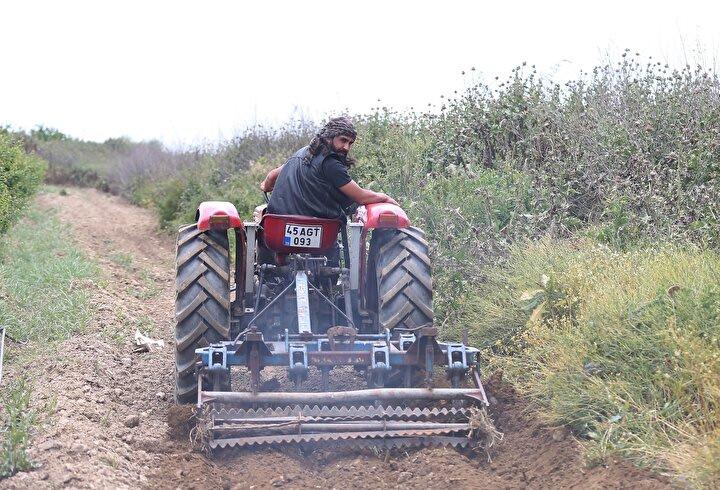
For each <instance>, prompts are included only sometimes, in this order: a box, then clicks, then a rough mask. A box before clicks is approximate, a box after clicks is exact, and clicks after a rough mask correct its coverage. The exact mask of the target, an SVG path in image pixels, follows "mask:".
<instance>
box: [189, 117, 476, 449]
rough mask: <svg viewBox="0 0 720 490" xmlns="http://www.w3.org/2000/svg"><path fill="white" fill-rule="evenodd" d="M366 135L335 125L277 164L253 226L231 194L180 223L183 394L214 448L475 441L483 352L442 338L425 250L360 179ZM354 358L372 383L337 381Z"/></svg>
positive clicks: (388, 203)
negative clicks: (357, 170)
mask: <svg viewBox="0 0 720 490" xmlns="http://www.w3.org/2000/svg"><path fill="white" fill-rule="evenodd" d="M356 136H357V132H356V130H355V128H354V127H353V124H352V122H351V121H350V120H349V119H347V118H345V117H338V118H334V119H331V120H330V121H329V122H328V123H327V124H326V125H325V126H324V127H323V128H322V129H321V130H320V132H318V133H317V135H316V136H315V137H314V138H313V139H312V141H311V142H310V144H309V145H308V146H307V147H305V148H302V149H300V150H299V151H298V152H297V153H295V154H294V155H293V156H292V157H291V158H290V159H288V161H287V162H286V163H285V164H284V165H282V166H280V167H278V168H276V169H273V170H272V171H270V172H269V173H268V175H267V177H266V178H265V180H264V181H263V182H262V184H261V185H260V189H261V190H263V191H265V192H269V191H273V193H272V195H271V197H270V199H269V201H268V205H267V208H266V211H267V212H265V213H262V212H260V209H258V210H257V211H258V213H257V215H256V216H255V217H254V218H255V219H254V220H252V221H242V219H241V218H240V216H239V214H238V212H237V209H236V208H235V206H234V205H233V204H232V203H229V202H219V201H207V202H203V203H201V204H200V206H199V207H198V209H197V213H196V221H197V222H196V223H193V224H190V225H187V226H184V227H182V228H181V229H180V230H179V233H178V241H177V244H178V245H177V265H178V268H177V276H176V286H177V296H176V330H175V341H176V342H175V345H176V398H177V400H178V401H179V402H183V403H188V402H194V401H196V402H197V406H198V407H199V408H200V409H201V411H202V414H203V415H202V417H201V418H202V420H204V421H205V422H206V423H204V425H203V433H204V436H203V439H204V440H205V441H207V444H208V447H210V448H224V447H244V446H253V445H264V444H286V443H293V444H294V443H306V442H308V443H310V442H323V441H336V442H337V441H345V442H348V443H350V442H351V441H352V444H360V445H363V444H367V443H370V442H371V441H372V444H373V445H378V444H381V443H382V444H383V445H384V446H385V447H389V448H390V447H406V446H408V445H417V444H420V445H427V444H438V445H452V446H466V445H468V444H470V443H472V441H471V439H474V438H475V435H474V434H475V433H476V432H477V431H475V429H474V427H475V422H473V421H472V420H471V419H472V418H473V417H474V415H473V414H474V413H475V412H476V409H477V408H478V407H481V406H487V398H486V396H485V392H484V391H483V388H482V384H481V381H480V374H479V371H478V355H479V351H478V349H476V348H473V347H470V346H468V345H466V342H446V341H442V340H441V339H440V338H439V331H438V329H437V327H435V326H434V325H433V317H434V314H433V309H432V271H431V262H430V257H429V244H428V242H427V241H426V240H425V237H424V233H423V232H422V230H420V229H419V228H416V227H413V226H411V225H410V220H409V218H408V216H407V215H406V213H405V212H404V211H403V210H402V209H401V208H400V207H399V206H398V205H397V203H396V202H395V201H394V200H393V199H392V198H391V197H389V196H387V195H385V194H383V193H380V192H374V191H371V190H368V189H363V188H362V187H360V186H359V185H358V184H357V183H356V182H355V181H354V180H352V178H351V177H350V175H349V174H348V168H349V167H350V166H351V165H352V164H353V163H354V162H353V159H352V158H350V157H349V156H348V152H349V151H350V147H351V146H352V144H353V143H354V142H355V138H356ZM359 206H363V207H359ZM356 209H357V213H355V216H353V219H352V220H350V222H348V220H347V219H346V216H348V215H351V214H353V212H354V211H355V210H356ZM230 233H233V234H234V237H235V253H234V254H231V253H230V242H229V234H230ZM340 243H342V245H340ZM341 251H342V253H341ZM233 277H234V281H232V278H233ZM231 291H234V293H235V294H234V295H231ZM437 366H442V367H444V370H445V373H446V377H447V380H446V381H443V380H442V379H440V380H438V379H436V377H435V376H434V373H435V372H436V367H437ZM349 367H352V368H354V370H355V372H356V373H357V378H354V377H353V379H355V380H356V381H360V380H361V379H362V378H364V380H365V382H366V383H367V387H368V389H351V390H348V389H340V390H337V389H333V387H334V388H337V381H338V379H339V378H342V379H346V374H347V373H348V371H350V370H348V369H344V372H345V373H346V374H343V375H342V376H340V377H337V376H332V373H333V371H334V370H335V369H339V370H343V368H349ZM265 368H267V369H268V370H267V371H265V374H266V375H269V376H273V377H274V379H275V380H276V382H277V385H272V386H271V385H266V384H265V383H264V382H262V373H263V370H264V369H265ZM278 368H284V369H285V372H286V377H285V378H283V375H282V374H281V372H278ZM231 369H239V370H241V372H244V373H247V376H240V377H233V376H231ZM317 378H320V379H319V384H318V379H317ZM333 378H335V379H333ZM283 379H284V380H285V382H284V381H283ZM466 380H469V381H471V382H472V383H473V384H474V385H475V387H474V388H472V387H471V388H464V387H463V383H464V382H465V381H466ZM289 383H292V385H293V387H292V388H290V387H289ZM448 384H449V385H450V386H449V387H447V385H448ZM465 384H467V383H465ZM273 386H275V387H273ZM345 387H347V386H345ZM450 402H452V406H450V405H449V403H450ZM383 403H385V404H387V405H385V406H384V405H383Z"/></svg>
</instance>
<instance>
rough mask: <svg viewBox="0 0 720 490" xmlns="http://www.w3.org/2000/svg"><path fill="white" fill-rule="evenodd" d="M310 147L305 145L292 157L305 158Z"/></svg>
mask: <svg viewBox="0 0 720 490" xmlns="http://www.w3.org/2000/svg"><path fill="white" fill-rule="evenodd" d="M308 149H309V147H308V146H303V147H302V148H300V149H299V150H298V151H296V152H295V153H294V154H293V156H291V157H290V158H303V157H304V156H305V155H307V152H308Z"/></svg>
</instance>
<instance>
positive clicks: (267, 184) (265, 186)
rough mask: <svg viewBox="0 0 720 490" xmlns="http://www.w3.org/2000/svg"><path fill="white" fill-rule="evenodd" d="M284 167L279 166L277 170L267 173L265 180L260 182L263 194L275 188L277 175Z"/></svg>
mask: <svg viewBox="0 0 720 490" xmlns="http://www.w3.org/2000/svg"><path fill="white" fill-rule="evenodd" d="M284 166H285V165H284V164H283V165H280V166H279V167H278V168H274V169H272V170H271V171H270V172H268V174H267V177H265V180H263V181H262V182H260V190H261V191H263V192H270V191H272V190H273V188H274V187H275V181H276V180H277V178H278V175H280V171H281V170H282V168H283V167H284Z"/></svg>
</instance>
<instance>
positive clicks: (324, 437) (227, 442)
mask: <svg viewBox="0 0 720 490" xmlns="http://www.w3.org/2000/svg"><path fill="white" fill-rule="evenodd" d="M451 432H453V430H448V429H428V430H390V431H367V432H334V433H322V434H282V435H273V436H251V437H234V438H226V439H215V440H213V441H210V442H209V443H208V444H209V446H210V448H212V449H215V448H228V447H251V446H263V445H266V444H293V443H302V442H328V441H349V440H355V439H366V440H367V439H372V440H377V439H380V440H381V441H382V440H383V439H394V438H419V439H421V440H422V439H425V438H427V437H428V436H441V435H447V434H448V433H451ZM453 439H461V438H453ZM465 439H466V440H467V438H465ZM381 441H375V442H381ZM373 445H377V444H373Z"/></svg>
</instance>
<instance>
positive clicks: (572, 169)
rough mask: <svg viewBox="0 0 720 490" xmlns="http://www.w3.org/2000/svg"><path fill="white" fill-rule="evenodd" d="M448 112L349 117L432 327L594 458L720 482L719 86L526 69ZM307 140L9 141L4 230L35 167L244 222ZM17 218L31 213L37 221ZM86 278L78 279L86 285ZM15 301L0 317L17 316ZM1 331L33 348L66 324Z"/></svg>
mask: <svg viewBox="0 0 720 490" xmlns="http://www.w3.org/2000/svg"><path fill="white" fill-rule="evenodd" d="M471 73H472V71H470V72H469V74H468V75H466V76H470V74H471ZM443 100H444V101H445V102H444V104H443V105H442V107H435V108H430V110H428V111H427V112H422V111H420V110H417V111H413V112H403V113H398V112H394V111H393V110H391V109H388V108H384V107H379V108H377V109H376V110H375V111H374V112H372V113H370V114H358V115H352V116H353V118H354V120H355V121H356V122H357V123H358V126H359V139H358V142H357V143H356V145H355V147H354V148H353V150H352V151H353V152H354V155H355V157H356V158H357V159H358V161H359V162H360V163H359V165H358V166H357V167H355V168H353V170H352V173H353V175H354V177H355V179H356V180H358V181H359V182H360V183H361V184H363V185H366V186H369V187H370V188H372V189H374V190H382V191H383V192H386V193H388V194H390V195H391V196H393V197H395V198H396V199H397V200H398V201H399V202H400V203H401V205H402V206H403V207H404V208H405V209H406V210H407V212H408V214H409V215H410V217H411V219H412V221H413V222H414V224H416V225H417V226H419V227H421V228H424V229H425V230H426V232H427V234H428V237H429V239H430V241H431V247H432V249H431V251H432V254H433V260H434V281H435V297H434V302H435V310H436V315H437V316H436V321H437V323H438V325H439V326H441V327H442V334H443V335H444V336H446V337H459V336H460V334H461V332H462V331H463V330H465V329H467V330H469V335H470V338H471V340H472V342H473V343H474V344H476V345H480V346H482V348H483V356H484V370H485V374H486V376H489V375H490V374H491V373H494V376H495V377H502V379H503V380H504V381H505V382H507V383H510V384H511V385H512V386H513V387H514V388H515V389H516V390H517V391H518V392H519V393H520V394H521V395H523V396H524V397H526V398H527V399H528V400H530V401H531V406H532V408H533V410H534V411H535V412H536V413H538V414H540V417H542V419H543V420H545V421H546V422H548V423H550V424H557V425H565V426H567V427H569V428H570V429H571V430H572V433H573V435H574V436H575V437H576V438H577V439H578V440H579V441H581V443H582V445H583V447H584V449H585V455H586V458H587V461H588V462H589V463H590V464H591V465H592V464H601V463H603V462H605V461H609V460H610V459H612V458H616V457H622V458H625V459H627V460H629V461H631V462H633V463H635V464H637V465H639V466H641V467H645V468H650V469H652V470H655V471H658V472H661V473H665V474H668V475H670V476H671V477H672V478H674V479H675V481H676V482H679V483H682V484H689V485H696V486H713V485H718V484H720V226H719V222H718V215H719V213H720V207H719V206H718V203H720V80H719V79H718V77H717V75H716V74H715V73H714V72H712V71H708V70H706V69H704V68H701V67H691V66H686V67H684V68H681V69H675V68H673V67H669V66H667V65H664V64H662V63H659V62H657V61H655V60H653V59H644V58H643V57H641V56H639V55H637V54H634V53H631V52H626V53H625V54H624V55H623V56H622V57H621V58H620V59H618V60H617V61H612V62H608V63H607V64H604V65H600V66H598V67H596V68H595V69H594V70H592V71H590V72H589V73H582V74H580V75H578V77H577V79H576V80H573V81H570V82H567V83H564V84H558V83H555V82H552V81H549V80H547V79H544V78H541V77H539V76H538V75H537V73H536V72H535V69H534V67H533V66H531V65H526V64H523V65H521V66H518V67H517V68H516V69H515V70H513V71H512V73H510V75H509V76H508V77H507V78H505V79H504V80H498V82H497V83H496V84H493V85H492V86H489V85H484V84H481V83H475V82H470V83H469V84H468V88H467V89H466V90H465V91H462V92H458V93H451V94H446V95H445V97H444V98H443ZM314 130H315V125H314V124H311V123H294V124H290V125H288V126H286V127H282V128H279V129H278V128H275V129H272V128H256V129H253V130H249V131H247V132H246V133H244V134H241V135H238V136H237V137H235V138H233V139H230V140H228V141H224V142H221V143H219V144H218V145H217V146H214V147H209V148H198V149H193V150H191V151H190V150H185V151H170V150H167V149H165V148H163V146H162V145H161V144H159V143H157V142H143V143H136V142H132V141H129V140H127V139H123V138H119V139H113V140H108V141H106V142H104V143H89V142H84V141H79V140H76V139H74V138H72V137H69V136H66V135H63V134H62V133H60V132H57V131H55V130H51V129H47V128H38V129H37V130H35V131H33V132H31V133H13V132H12V131H11V130H9V129H8V130H6V131H5V134H3V135H0V165H3V166H4V169H6V172H5V173H4V174H3V175H8V176H9V177H7V178H5V179H4V180H0V232H2V231H5V230H6V229H7V226H8V225H7V224H5V223H7V222H8V218H9V217H10V216H12V215H15V214H17V213H16V211H15V210H16V209H17V208H18V206H19V205H20V204H21V203H25V202H27V200H28V199H29V196H30V195H32V193H33V191H34V190H35V188H36V187H37V185H38V183H39V181H40V179H41V178H42V174H43V170H44V165H45V164H44V163H43V159H44V160H46V161H47V162H48V165H49V166H48V171H47V179H48V181H49V182H52V183H54V184H57V185H63V186H64V185H84V186H95V187H98V188H99V189H101V190H105V191H111V192H113V193H116V194H120V195H122V196H124V197H126V198H127V199H129V200H130V201H132V202H133V203H135V204H138V205H141V206H144V207H147V208H150V209H152V210H154V211H155V212H156V213H157V215H158V217H159V220H160V223H161V226H162V227H163V228H164V229H165V230H167V233H169V234H174V232H175V230H176V228H177V227H178V226H179V225H180V224H182V223H186V222H188V221H191V219H192V217H193V214H194V211H195V208H196V206H197V204H198V203H199V202H201V201H203V200H209V199H212V200H229V201H232V202H233V203H235V205H236V206H237V208H238V210H239V211H240V213H241V214H242V215H245V216H249V215H250V214H251V212H252V209H253V208H254V207H255V206H256V205H258V204H260V203H261V201H262V195H261V193H260V192H259V191H258V189H257V185H258V182H259V181H260V180H262V178H263V177H264V176H265V174H266V173H267V171H268V170H269V169H271V168H273V167H275V166H277V165H279V164H281V163H282V162H283V161H284V160H285V159H286V158H287V157H288V156H289V155H290V154H291V153H292V152H293V151H295V150H296V149H297V148H299V147H300V146H303V145H304V144H306V143H307V142H308V141H309V139H310V138H311V136H312V135H313V131H314ZM13 141H15V142H13ZM25 150H27V151H28V152H29V153H25ZM41 158H42V159H41ZM8 172H9V173H8ZM14 176H18V177H14ZM11 211H12V212H11ZM25 219H26V220H30V222H33V221H37V220H38V219H40V218H39V217H38V216H37V213H36V212H35V211H34V210H33V208H31V209H30V211H29V212H28V214H27V216H26V218H25ZM42 219H47V220H50V221H49V222H48V223H47V224H46V225H43V227H44V228H47V227H48V226H49V227H51V228H52V226H55V225H53V221H52V219H53V218H52V216H50V217H44V218H42ZM15 239H16V238H12V237H6V238H5V239H4V242H3V243H5V249H6V250H8V247H9V248H14V247H12V246H11V245H9V243H10V242H9V240H15ZM17 239H20V238H17ZM8 253H10V252H8V251H6V252H4V254H5V255H3V257H8V255H7V254H8ZM12 253H15V254H18V253H22V252H21V251H19V250H18V251H13V252H12ZM32 253H33V254H35V253H40V252H32ZM70 255H71V254H70V253H68V257H69V256H70ZM3 260H5V265H2V264H0V280H2V281H3V283H1V284H0V292H3V294H6V295H8V297H10V298H12V297H13V296H12V295H13V294H18V293H17V291H19V290H20V288H23V287H25V286H24V285H23V284H22V283H21V282H22V281H20V280H19V279H18V280H17V281H16V280H15V279H13V277H14V276H12V274H14V272H12V271H10V270H9V268H8V267H7V265H6V264H7V260H9V259H7V258H4V259H3ZM12 260H13V261H15V260H21V259H20V258H18V259H12ZM78 260H81V259H78ZM83 267H85V266H83ZM83 267H77V268H73V270H75V271H76V272H74V273H75V274H80V273H78V272H77V271H78V270H81V271H85V272H82V273H81V276H82V277H91V276H92V267H90V266H87V267H88V268H83ZM78 301H79V303H78V304H77V305H75V306H73V307H76V308H80V309H82V305H81V303H82V301H81V300H80V299H78ZM9 304H10V306H9V307H8V306H5V307H4V308H5V309H3V307H0V319H7V318H10V317H13V318H14V314H11V313H9V312H8V308H13V306H12V305H13V304H16V303H13V302H12V301H11V302H10V303H9ZM80 318H82V315H80ZM9 325H10V327H11V330H10V331H11V332H13V333H14V334H15V335H17V336H21V337H23V336H28V337H31V336H34V335H52V336H56V335H66V334H67V333H68V332H70V331H72V330H73V329H74V328H76V327H75V326H73V325H67V326H60V327H59V328H60V330H58V331H57V332H53V333H52V334H40V333H38V332H36V331H35V330H33V327H32V325H33V323H32V321H28V322H24V323H23V325H28V327H24V328H27V329H29V330H27V331H25V330H23V329H21V328H20V326H19V324H16V323H13V321H12V320H10V323H9ZM18 403H22V400H20V402H18ZM13 417H15V416H13V415H10V420H15V419H14V418H13ZM6 418H7V417H6ZM15 418H16V417H15ZM6 424H7V422H6ZM11 425H12V424H11ZM6 438H7V436H6ZM6 440H7V439H6ZM7 444H8V443H7V442H6V443H5V446H3V447H7ZM3 457H4V458H5V459H6V460H7V456H3ZM2 464H3V463H2V461H0V465H2ZM6 466H7V463H6ZM4 468H5V467H3V466H0V472H1V471H3V470H4ZM4 471H6V472H7V471H10V470H4Z"/></svg>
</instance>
